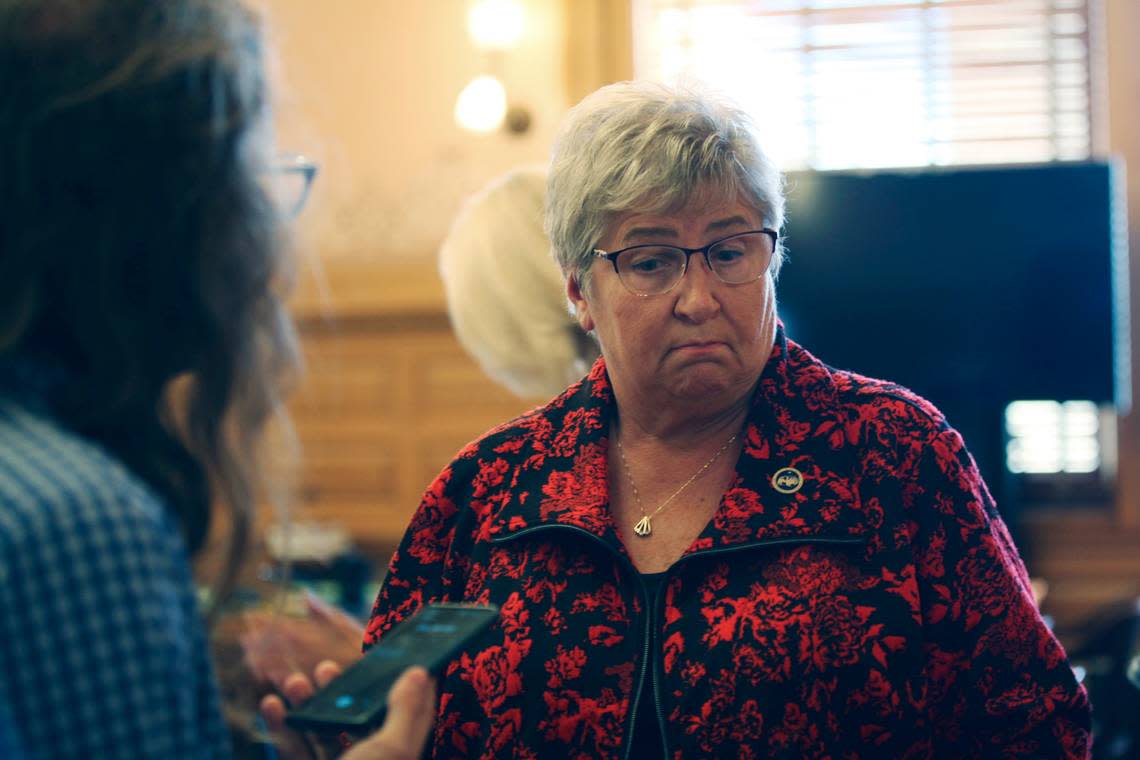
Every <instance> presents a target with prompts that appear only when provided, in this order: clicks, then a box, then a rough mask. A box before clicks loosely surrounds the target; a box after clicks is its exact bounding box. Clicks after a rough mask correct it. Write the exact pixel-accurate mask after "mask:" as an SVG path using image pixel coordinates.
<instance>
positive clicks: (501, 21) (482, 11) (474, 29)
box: [467, 0, 526, 50]
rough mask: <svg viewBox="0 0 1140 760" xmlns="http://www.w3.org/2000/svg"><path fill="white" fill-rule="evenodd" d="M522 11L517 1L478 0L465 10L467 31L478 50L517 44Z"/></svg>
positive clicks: (521, 32) (521, 29) (522, 18)
mask: <svg viewBox="0 0 1140 760" xmlns="http://www.w3.org/2000/svg"><path fill="white" fill-rule="evenodd" d="M525 26H526V12H525V11H524V10H523V6H522V3H520V2H519V1H518V0H478V2H475V3H473V4H472V5H471V7H470V8H469V9H468V10H467V33H468V34H469V35H471V40H472V42H474V43H475V46H476V47H478V48H480V49H482V50H508V49H510V48H513V47H515V46H516V45H518V44H519V40H521V39H522V35H523V28H524V27H525Z"/></svg>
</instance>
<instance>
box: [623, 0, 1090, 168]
mask: <svg viewBox="0 0 1140 760" xmlns="http://www.w3.org/2000/svg"><path fill="white" fill-rule="evenodd" d="M1098 1H1099V0H926V1H925V2H921V1H917V2H916V1H915V0H910V1H909V2H902V1H900V0H737V1H735V2H734V1H732V0H633V3H634V29H635V40H634V57H635V73H636V75H637V76H639V77H643V78H649V79H660V80H665V81H675V80H679V79H697V80H700V81H704V82H707V83H709V84H711V85H713V86H714V87H716V88H718V89H721V90H723V91H725V92H727V93H728V94H729V95H731V96H733V97H734V98H735V99H736V100H737V101H738V102H740V103H741V104H742V105H744V106H745V107H746V108H747V109H749V110H750V111H751V112H752V113H753V114H754V115H755V116H756V119H757V123H758V124H759V125H760V127H761V129H762V131H764V132H765V133H766V135H765V137H766V142H767V144H768V147H769V150H771V152H772V153H773V154H774V155H775V156H776V158H777V160H779V161H780V163H781V164H782V165H783V166H784V167H785V168H789V169H792V168H804V167H811V168H848V167H876V166H908V165H923V164H955V163H977V162H982V163H995V162H996V163H1016V162H1037V161H1049V160H1058V159H1061V160H1071V159H1081V158H1087V157H1089V156H1090V155H1092V153H1093V152H1094V151H1093V143H1094V134H1095V130H1094V128H1093V127H1094V125H1093V124H1092V114H1094V113H1097V112H1098V109H1097V108H1094V105H1095V104H1094V102H1093V93H1094V92H1095V91H1096V90H1097V88H1096V87H1094V82H1095V79H1096V75H1097V72H1095V71H1094V70H1093V65H1094V64H1093V61H1096V60H1097V57H1096V55H1094V54H1093V52H1092V51H1090V40H1096V39H1098V35H1096V34H1092V33H1090V30H1092V26H1091V25H1092V23H1093V21H1094V20H1095V19H1096V18H1098V16H1097V15H1096V14H1095V13H1094V12H1093V9H1092V8H1091V4H1093V3H1095V2H1098ZM1101 110H1102V109H1101Z"/></svg>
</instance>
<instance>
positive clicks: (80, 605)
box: [0, 365, 230, 759]
mask: <svg viewBox="0 0 1140 760" xmlns="http://www.w3.org/2000/svg"><path fill="white" fill-rule="evenodd" d="M23 375H24V376H22V377H21V376H20V375H19V373H16V374H15V375H14V374H13V373H12V372H11V367H5V366H3V365H0V758H5V759H7V758H215V757H228V756H229V754H230V745H229V734H228V732H227V730H226V728H225V725H224V723H223V721H222V717H221V712H220V707H219V700H218V692H217V687H216V684H215V681H214V675H213V671H212V668H211V665H210V658H209V652H208V648H207V643H206V636H205V631H204V626H203V623H202V620H201V617H200V614H199V611H198V608H197V604H196V600H195V595H194V585H193V580H192V578H191V574H190V569H189V563H188V560H187V557H186V551H185V548H184V545H183V542H182V539H181V537H180V535H179V533H178V530H177V527H176V525H175V524H174V522H173V521H172V519H171V518H170V516H169V515H168V514H166V511H165V509H164V508H163V504H162V502H161V500H160V499H159V498H158V497H157V496H156V494H155V493H154V492H153V491H152V490H151V489H150V488H148V487H147V486H146V485H145V484H144V483H142V482H141V481H140V480H139V479H138V478H136V477H134V476H133V475H132V474H131V473H130V472H128V471H127V470H126V469H125V468H124V467H123V466H122V465H121V464H120V463H118V462H117V461H116V460H115V459H114V458H113V457H112V456H110V455H109V454H108V453H107V452H106V451H105V450H104V449H103V448H101V447H100V446H98V445H96V444H94V443H92V442H90V441H87V440H85V439H83V438H81V437H79V436H77V435H75V434H74V433H71V432H69V431H68V430H67V429H65V428H64V427H62V426H61V425H59V424H58V423H57V422H55V421H53V419H52V418H51V416H50V415H49V414H48V413H47V412H46V410H45V409H46V407H44V406H43V405H42V404H41V403H40V402H39V401H37V395H36V393H35V392H34V391H35V385H36V384H35V383H34V382H31V383H29V382H27V380H28V377H27V375H28V373H26V372H25V373H23ZM14 377H15V379H17V380H20V382H13V378H14Z"/></svg>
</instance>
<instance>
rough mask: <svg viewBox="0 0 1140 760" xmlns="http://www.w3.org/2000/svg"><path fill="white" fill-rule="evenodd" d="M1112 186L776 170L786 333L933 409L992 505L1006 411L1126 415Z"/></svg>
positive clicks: (930, 173) (1107, 176)
mask: <svg viewBox="0 0 1140 760" xmlns="http://www.w3.org/2000/svg"><path fill="white" fill-rule="evenodd" d="M1122 182H1123V172H1121V171H1119V169H1118V168H1117V167H1115V166H1114V165H1113V163H1111V162H1080V163H1055V164H1044V165H1032V166H1000V167H976V168H974V167H971V168H955V169H941V168H939V169H921V170H898V171H877V172H873V173H864V172H803V173H792V174H789V176H788V210H787V221H786V224H785V233H786V235H785V248H786V250H787V252H788V261H787V262H786V263H785V266H784V269H783V271H782V272H781V274H780V280H779V283H778V286H777V296H778V300H779V310H780V315H781V317H782V318H783V320H784V323H785V325H786V327H787V331H788V335H789V336H790V337H791V338H793V339H794V340H796V341H798V342H800V343H802V344H803V345H804V346H805V347H807V348H808V349H809V350H810V351H812V352H813V353H815V354H816V355H817V356H818V357H820V358H821V359H822V360H823V361H825V362H827V363H828V364H830V365H832V366H834V367H839V368H842V369H849V370H854V371H856V372H859V373H861V374H865V375H870V376H873V377H880V378H884V379H889V380H893V381H895V382H898V383H901V384H902V385H905V386H908V387H909V388H911V389H912V390H914V391H915V392H917V393H919V394H920V395H922V396H925V397H926V398H928V399H930V400H931V401H932V402H934V403H935V405H937V406H939V407H940V408H941V409H942V410H943V411H944V412H945V413H946V414H947V416H948V417H949V419H950V422H951V424H953V425H954V426H955V427H957V428H958V429H959V430H960V431H961V432H962V433H963V435H964V436H965V438H966V442H967V445H968V446H969V447H970V449H971V451H972V452H973V454H974V456H975V458H976V459H977V460H978V463H979V466H980V467H981V469H982V471H983V475H985V476H986V478H987V481H988V482H989V483H990V486H991V489H992V490H995V491H997V492H998V495H999V496H1001V495H1003V494H1002V493H1001V492H1002V491H1003V488H1002V483H1003V481H1004V480H1005V478H1006V475H1007V473H1006V472H1005V471H1004V461H1005V460H1004V457H1003V450H1004V443H1003V439H1002V416H1001V415H1002V414H1003V412H1004V409H1005V406H1006V405H1007V404H1008V403H1009V402H1011V401H1015V400H1023V399H1050V400H1058V401H1065V400H1074V399H1081V400H1091V401H1095V402H1097V403H1100V404H1112V405H1115V406H1116V407H1117V408H1118V409H1120V410H1126V409H1127V408H1128V406H1129V403H1130V399H1129V388H1130V380H1129V374H1128V370H1129V366H1130V358H1129V354H1128V345H1129V343H1128V341H1129V333H1128V322H1127V315H1128V308H1127V304H1128V292H1127V245H1126V241H1125V233H1124V225H1123V220H1124V218H1125V217H1124V213H1123V209H1124V199H1123V192H1122V189H1121V188H1122ZM1004 495H1008V494H1004ZM1005 506H1006V510H1005V511H1007V512H1009V511H1013V510H1014V509H1016V507H1017V505H1014V504H1009V503H1007V504H1006V505H1005Z"/></svg>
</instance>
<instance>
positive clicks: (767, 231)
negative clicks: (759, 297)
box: [594, 227, 780, 298]
mask: <svg viewBox="0 0 1140 760" xmlns="http://www.w3.org/2000/svg"><path fill="white" fill-rule="evenodd" d="M756 233H762V234H764V235H767V236H768V237H769V238H770V239H771V240H772V258H773V259H774V258H775V257H776V253H777V250H778V247H779V242H780V233H778V232H776V230H774V229H772V228H770V227H764V228H762V229H758V230H745V231H743V232H734V233H732V234H731V235H726V236H725V237H722V238H719V239H717V240H714V241H712V242H711V243H709V244H708V245H705V246H701V247H700V248H685V247H684V246H681V245H668V244H666V243H639V244H637V245H631V246H628V247H626V248H622V249H620V250H617V251H612V252H611V251H603V250H602V249H601V248H595V249H594V256H596V257H597V258H599V259H606V260H607V261H609V262H610V263H611V264H613V267H614V274H616V275H617V276H618V279H619V280H621V284H622V285H624V286H625V289H626V290H628V291H629V292H630V293H633V294H634V295H635V296H640V297H641V298H649V297H650V296H663V295H665V294H666V293H668V292H669V291H671V290H672V289H673V288H675V287H677V284H678V283H680V282H681V280H683V279H685V275H686V274H687V273H688V271H689V259H691V258H692V256H693V254H694V253H699V254H701V255H702V256H704V257H705V264H706V265H707V266H708V268H709V271H710V272H712V273H713V274H714V275H715V276H716V278H717V279H718V280H720V281H721V282H723V283H724V284H725V285H746V284H747V283H750V282H756V280H759V279H760V278H761V277H763V276H764V275H765V274H766V273H767V272H768V270H769V269H770V268H771V267H772V261H771V259H769V260H768V266H767V267H765V268H764V269H763V270H761V272H760V274H758V275H757V276H756V277H754V278H752V279H750V280H743V281H741V282H728V281H726V280H724V279H723V278H722V277H721V276H720V273H719V272H717V270H716V267H714V266H713V263H712V260H711V259H710V258H709V251H711V250H712V249H713V248H715V247H717V246H718V245H720V244H721V243H723V242H725V241H727V240H732V239H733V238H734V237H739V236H741V235H754V234H756ZM639 248H670V249H672V250H675V251H681V252H682V253H684V254H685V265H684V266H683V267H681V275H680V276H679V277H678V278H677V281H676V282H674V283H673V284H672V285H670V286H669V287H668V288H666V289H665V290H662V291H661V292H660V293H638V292H637V291H636V290H634V289H633V288H631V287H630V286H629V285H628V284H626V281H625V279H624V278H622V276H621V271H620V270H619V269H618V265H617V259H618V256H620V255H621V254H623V253H625V252H626V251H635V250H637V249H639Z"/></svg>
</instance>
